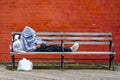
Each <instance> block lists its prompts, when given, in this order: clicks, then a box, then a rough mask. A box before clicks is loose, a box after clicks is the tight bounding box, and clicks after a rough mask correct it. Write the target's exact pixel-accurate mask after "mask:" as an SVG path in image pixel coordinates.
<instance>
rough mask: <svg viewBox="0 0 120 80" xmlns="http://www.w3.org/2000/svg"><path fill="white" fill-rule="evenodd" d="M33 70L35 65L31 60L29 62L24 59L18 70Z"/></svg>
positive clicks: (20, 62)
mask: <svg viewBox="0 0 120 80" xmlns="http://www.w3.org/2000/svg"><path fill="white" fill-rule="evenodd" d="M32 68H33V64H32V62H31V61H30V60H27V59H26V58H23V59H22V60H20V61H19V63H18V68H17V70H19V71H31V70H32Z"/></svg>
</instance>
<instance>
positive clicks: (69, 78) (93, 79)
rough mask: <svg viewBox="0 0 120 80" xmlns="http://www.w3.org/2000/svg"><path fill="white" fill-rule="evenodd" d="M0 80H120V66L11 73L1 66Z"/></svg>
mask: <svg viewBox="0 0 120 80" xmlns="http://www.w3.org/2000/svg"><path fill="white" fill-rule="evenodd" d="M0 80H120V66H117V70H115V71H110V70H101V69H77V70H74V69H69V70H64V71H61V70H56V69H33V70H32V71H28V72H24V71H17V70H15V71H11V70H8V69H6V66H4V65H0Z"/></svg>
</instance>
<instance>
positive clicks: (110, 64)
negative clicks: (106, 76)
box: [109, 55, 115, 71]
mask: <svg viewBox="0 0 120 80" xmlns="http://www.w3.org/2000/svg"><path fill="white" fill-rule="evenodd" d="M114 65H115V64H114V55H110V60H109V68H112V71H114V69H115V68H114V67H115V66H114Z"/></svg>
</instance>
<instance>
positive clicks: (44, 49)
mask: <svg viewBox="0 0 120 80" xmlns="http://www.w3.org/2000/svg"><path fill="white" fill-rule="evenodd" d="M40 51H42V52H62V47H61V46H57V45H49V46H48V45H45V44H41V47H40V48H37V49H36V50H35V52H40ZM64 52H72V51H71V49H70V48H64Z"/></svg>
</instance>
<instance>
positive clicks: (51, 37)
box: [12, 32, 114, 52]
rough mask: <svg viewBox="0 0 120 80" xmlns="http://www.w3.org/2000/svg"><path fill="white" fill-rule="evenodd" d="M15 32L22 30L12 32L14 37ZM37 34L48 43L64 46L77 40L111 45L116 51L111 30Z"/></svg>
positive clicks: (81, 42)
mask: <svg viewBox="0 0 120 80" xmlns="http://www.w3.org/2000/svg"><path fill="white" fill-rule="evenodd" d="M15 34H19V35H20V34H21V32H12V38H14V36H15ZM36 35H37V36H38V37H40V38H41V39H42V40H44V41H45V42H46V43H48V44H61V45H62V46H63V47H64V44H73V43H74V42H75V41H76V42H79V44H82V45H86V44H91V45H93V44H94V45H109V46H110V51H112V52H113V51H114V45H113V43H112V33H110V32H109V33H97V32H89V33H86V32H36ZM13 40H14V39H13Z"/></svg>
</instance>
